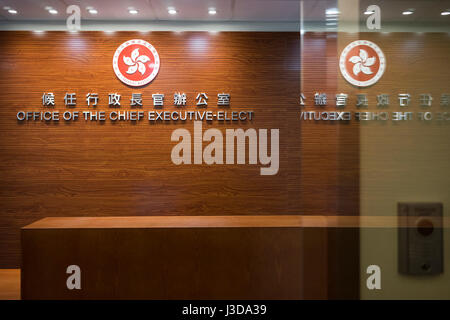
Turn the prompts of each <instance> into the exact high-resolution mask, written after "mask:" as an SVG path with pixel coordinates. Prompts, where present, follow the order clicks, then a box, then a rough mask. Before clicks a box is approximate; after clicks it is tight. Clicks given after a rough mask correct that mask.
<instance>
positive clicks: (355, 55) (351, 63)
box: [339, 40, 386, 87]
mask: <svg viewBox="0 0 450 320" xmlns="http://www.w3.org/2000/svg"><path fill="white" fill-rule="evenodd" d="M339 69H340V71H341V74H342V76H343V77H344V79H345V80H347V81H348V82H349V83H350V84H352V85H354V86H357V87H368V86H371V85H373V84H375V83H377V82H378V80H380V79H381V77H382V76H383V73H384V71H385V70H386V58H385V56H384V53H383V51H381V49H380V47H379V46H378V45H377V44H376V43H373V42H372V41H369V40H356V41H353V42H351V43H349V44H348V45H347V46H346V47H345V48H344V49H343V50H342V52H341V56H340V58H339Z"/></svg>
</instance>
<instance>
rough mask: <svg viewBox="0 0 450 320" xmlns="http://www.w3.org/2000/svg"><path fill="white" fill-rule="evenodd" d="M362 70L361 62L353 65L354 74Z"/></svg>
mask: <svg viewBox="0 0 450 320" xmlns="http://www.w3.org/2000/svg"><path fill="white" fill-rule="evenodd" d="M360 72H361V63H360V62H358V63H356V64H355V65H354V66H353V74H354V75H355V76H357V75H358V74H359V73H360Z"/></svg>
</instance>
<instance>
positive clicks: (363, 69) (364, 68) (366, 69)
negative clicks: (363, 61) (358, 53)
mask: <svg viewBox="0 0 450 320" xmlns="http://www.w3.org/2000/svg"><path fill="white" fill-rule="evenodd" d="M361 71H362V72H363V73H365V74H372V73H373V72H372V70H370V68H369V67H365V66H363V65H362V66H361Z"/></svg>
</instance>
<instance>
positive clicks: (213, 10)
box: [208, 8, 217, 15]
mask: <svg viewBox="0 0 450 320" xmlns="http://www.w3.org/2000/svg"><path fill="white" fill-rule="evenodd" d="M208 13H209V14H210V15H215V14H216V13H217V10H216V9H215V8H209V10H208Z"/></svg>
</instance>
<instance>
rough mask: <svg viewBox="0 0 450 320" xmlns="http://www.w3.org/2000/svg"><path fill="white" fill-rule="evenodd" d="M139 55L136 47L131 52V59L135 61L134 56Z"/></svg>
mask: <svg viewBox="0 0 450 320" xmlns="http://www.w3.org/2000/svg"><path fill="white" fill-rule="evenodd" d="M138 56H139V48H136V49H134V50H133V52H131V59H132V60H133V62H136V58H137V57H138Z"/></svg>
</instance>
